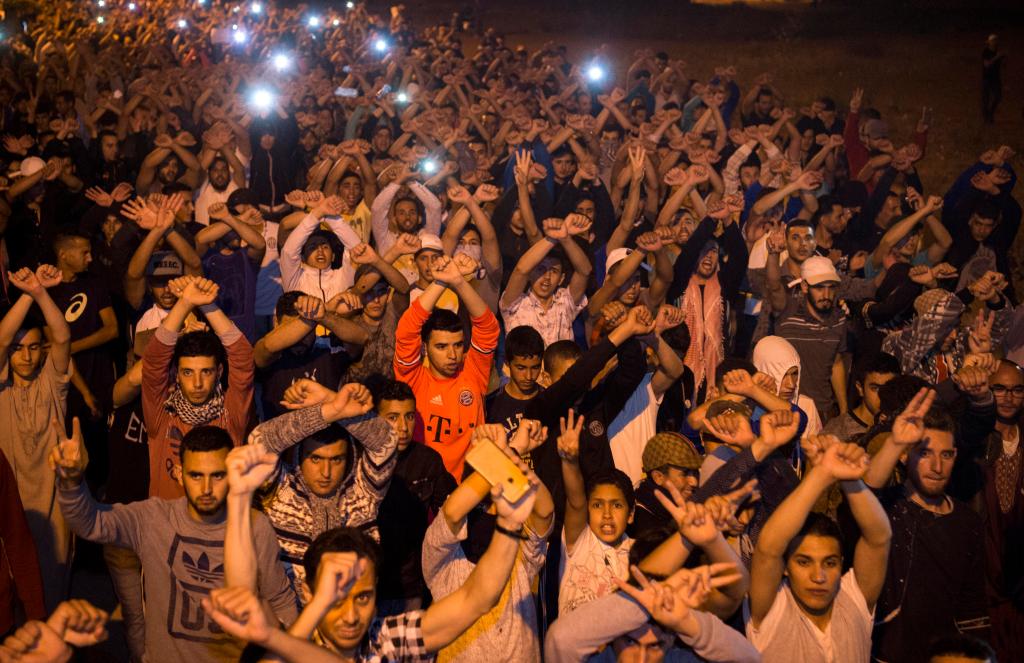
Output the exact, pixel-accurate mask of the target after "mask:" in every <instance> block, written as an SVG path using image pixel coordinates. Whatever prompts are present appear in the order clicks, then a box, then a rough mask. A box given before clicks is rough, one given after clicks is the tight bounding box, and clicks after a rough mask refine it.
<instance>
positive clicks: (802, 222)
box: [786, 218, 814, 232]
mask: <svg viewBox="0 0 1024 663" xmlns="http://www.w3.org/2000/svg"><path fill="white" fill-rule="evenodd" d="M801 227H807V228H810V229H811V231H812V232H813V231H814V223H813V222H812V221H811V220H810V219H801V218H795V219H790V220H789V221H786V232H789V229H790V228H801Z"/></svg>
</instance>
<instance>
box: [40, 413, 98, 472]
mask: <svg viewBox="0 0 1024 663" xmlns="http://www.w3.org/2000/svg"><path fill="white" fill-rule="evenodd" d="M46 462H47V464H48V465H49V466H50V469H51V470H53V471H55V472H56V473H57V476H58V477H59V478H60V479H62V480H64V481H68V482H71V483H76V484H77V483H78V482H80V481H81V480H82V476H83V474H84V473H85V468H86V467H88V465H89V452H88V451H86V449H85V441H84V440H83V438H82V425H81V423H79V421H78V417H75V418H74V419H72V420H71V437H63V435H62V436H60V437H59V438H58V439H57V446H55V447H54V448H53V449H52V450H51V451H50V455H49V456H48V457H47V459H46Z"/></svg>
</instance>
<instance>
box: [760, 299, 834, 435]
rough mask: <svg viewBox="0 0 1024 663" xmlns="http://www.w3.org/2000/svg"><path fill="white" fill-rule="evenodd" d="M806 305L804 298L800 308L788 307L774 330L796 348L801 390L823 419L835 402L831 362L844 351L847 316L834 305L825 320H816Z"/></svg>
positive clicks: (827, 415)
mask: <svg viewBox="0 0 1024 663" xmlns="http://www.w3.org/2000/svg"><path fill="white" fill-rule="evenodd" d="M807 307H808V305H807V303H806V300H805V301H804V303H802V304H801V305H800V306H799V308H796V309H795V310H793V309H790V310H787V311H786V313H785V314H783V317H782V319H781V320H779V322H778V323H776V327H775V332H776V333H777V334H778V335H779V336H781V337H782V338H784V339H786V340H787V341H789V342H790V343H791V344H792V345H793V347H794V348H796V352H797V354H798V355H800V371H801V373H802V374H801V376H800V393H801V394H803V395H805V396H809V397H810V398H812V399H813V400H814V404H815V405H817V406H818V413H819V414H820V415H821V418H822V420H826V419H828V418H829V415H831V411H832V405H833V404H834V403H835V395H834V394H833V393H832V364H833V363H834V362H835V360H836V356H838V355H839V354H840V353H843V352H846V332H847V318H846V314H845V313H844V312H843V310H842V309H841V308H839V307H838V306H836V307H834V308H833V309H832V311H831V312H830V313H829V314H828V315H827V316H825V319H824V320H818V319H817V318H816V317H814V316H813V315H811V313H810V311H808V310H807ZM787 308H789V307H787Z"/></svg>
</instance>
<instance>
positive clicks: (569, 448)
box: [556, 408, 586, 464]
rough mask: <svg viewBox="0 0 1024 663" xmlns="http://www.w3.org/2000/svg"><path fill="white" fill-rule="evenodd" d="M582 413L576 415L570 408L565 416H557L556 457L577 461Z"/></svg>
mask: <svg viewBox="0 0 1024 663" xmlns="http://www.w3.org/2000/svg"><path fill="white" fill-rule="evenodd" d="M585 419H586V417H584V416H583V415H579V416H577V415H576V411H575V410H573V409H572V408H570V409H569V412H568V413H566V416H564V417H559V419H558V430H559V435H558V439H557V441H556V442H557V448H558V457H559V458H561V459H562V460H564V461H566V462H569V463H574V464H575V463H578V462H579V457H580V433H582V432H583V422H584V420H585Z"/></svg>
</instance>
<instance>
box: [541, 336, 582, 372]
mask: <svg viewBox="0 0 1024 663" xmlns="http://www.w3.org/2000/svg"><path fill="white" fill-rule="evenodd" d="M582 356H583V350H582V349H581V348H580V346H578V345H576V342H575V341H569V340H564V341H555V342H554V343H552V344H551V345H549V346H548V347H547V348H546V349H545V350H544V370H545V371H547V372H549V373H550V372H551V368H552V367H553V366H554V365H555V364H556V363H560V362H563V361H576V360H577V359H579V358H580V357H582Z"/></svg>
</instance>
